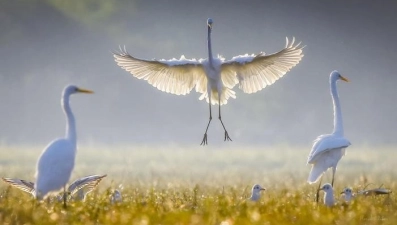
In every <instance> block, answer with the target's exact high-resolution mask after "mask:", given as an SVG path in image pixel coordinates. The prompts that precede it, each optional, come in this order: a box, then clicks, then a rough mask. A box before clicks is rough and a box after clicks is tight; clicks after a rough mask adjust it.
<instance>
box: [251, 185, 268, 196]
mask: <svg viewBox="0 0 397 225" xmlns="http://www.w3.org/2000/svg"><path fill="white" fill-rule="evenodd" d="M264 190H266V189H265V188H263V187H261V186H260V185H259V184H255V185H254V186H253V187H252V194H259V193H260V192H261V191H264Z"/></svg>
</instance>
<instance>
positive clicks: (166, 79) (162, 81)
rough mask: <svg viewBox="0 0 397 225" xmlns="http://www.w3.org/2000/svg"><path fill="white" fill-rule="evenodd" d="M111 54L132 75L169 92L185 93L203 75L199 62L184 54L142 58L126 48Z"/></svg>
mask: <svg viewBox="0 0 397 225" xmlns="http://www.w3.org/2000/svg"><path fill="white" fill-rule="evenodd" d="M113 56H114V58H115V61H116V62H117V65H119V66H120V67H121V68H123V69H125V70H126V71H128V72H130V73H131V74H132V75H133V76H134V77H136V78H138V79H143V80H146V81H148V82H149V84H151V85H153V86H154V87H156V88H157V89H159V90H161V91H164V92H167V93H171V94H176V95H186V94H188V93H189V92H190V91H191V90H192V89H193V87H194V86H195V85H196V82H197V79H199V78H202V77H205V72H204V69H203V67H202V65H201V62H200V61H198V60H195V59H191V60H190V59H186V58H185V57H184V56H182V57H181V58H180V59H179V60H177V59H171V60H143V59H138V58H135V57H133V56H131V55H130V54H128V52H127V51H126V50H121V51H120V52H119V53H114V55H113Z"/></svg>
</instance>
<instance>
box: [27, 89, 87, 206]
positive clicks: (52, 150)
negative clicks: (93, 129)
mask: <svg viewBox="0 0 397 225" xmlns="http://www.w3.org/2000/svg"><path fill="white" fill-rule="evenodd" d="M75 93H93V92H92V91H90V90H86V89H81V88H78V87H76V86H74V85H69V86H66V87H65V88H64V90H63V93H62V100H61V104H62V107H63V111H64V112H65V114H66V118H67V124H66V136H65V138H60V139H56V140H54V141H52V142H51V143H50V144H49V145H48V146H47V147H46V148H45V149H44V151H43V152H42V154H41V156H40V157H39V159H38V162H37V168H36V181H35V185H34V189H35V190H36V192H35V195H36V199H39V200H40V199H43V198H44V197H45V196H46V195H47V194H48V193H49V192H55V191H59V190H60V189H61V188H63V189H64V193H66V187H65V186H66V183H67V182H68V181H69V179H70V175H71V173H72V170H73V167H74V160H75V156H76V123H75V119H74V116H73V113H72V110H71V108H70V105H69V97H70V95H72V94H75ZM64 206H65V207H66V194H64Z"/></svg>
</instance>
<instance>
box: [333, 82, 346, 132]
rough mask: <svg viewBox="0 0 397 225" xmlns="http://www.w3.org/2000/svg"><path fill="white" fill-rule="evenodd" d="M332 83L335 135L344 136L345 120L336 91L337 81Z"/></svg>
mask: <svg viewBox="0 0 397 225" xmlns="http://www.w3.org/2000/svg"><path fill="white" fill-rule="evenodd" d="M330 83H331V96H332V101H333V103H334V131H333V134H339V135H342V136H343V120H342V111H341V108H340V102H339V95H338V90H337V89H336V80H330Z"/></svg>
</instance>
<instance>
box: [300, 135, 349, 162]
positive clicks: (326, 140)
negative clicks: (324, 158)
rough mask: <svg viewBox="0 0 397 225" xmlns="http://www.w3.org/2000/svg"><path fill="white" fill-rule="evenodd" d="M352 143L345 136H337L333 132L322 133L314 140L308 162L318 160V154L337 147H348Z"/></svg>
mask: <svg viewBox="0 0 397 225" xmlns="http://www.w3.org/2000/svg"><path fill="white" fill-rule="evenodd" d="M349 145H350V142H349V140H347V139H346V138H344V137H337V136H334V135H332V134H326V135H321V136H319V137H317V139H316V140H315V141H314V144H313V147H312V150H311V151H310V154H309V157H308V160H307V163H308V164H311V163H313V162H314V161H316V158H317V156H318V155H320V154H322V153H324V152H326V151H330V150H332V149H336V148H346V147H348V146H349Z"/></svg>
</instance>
